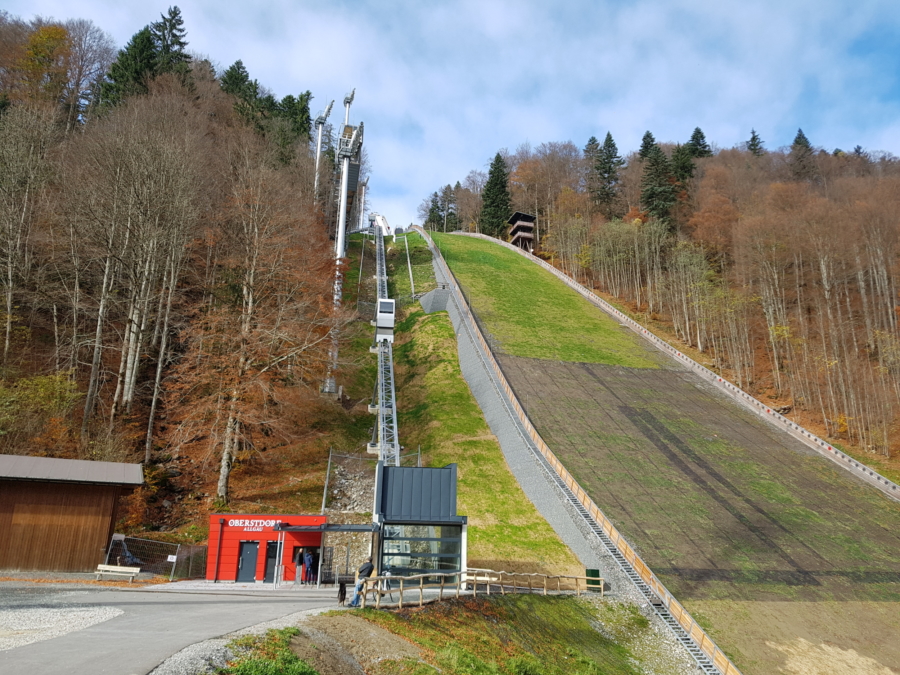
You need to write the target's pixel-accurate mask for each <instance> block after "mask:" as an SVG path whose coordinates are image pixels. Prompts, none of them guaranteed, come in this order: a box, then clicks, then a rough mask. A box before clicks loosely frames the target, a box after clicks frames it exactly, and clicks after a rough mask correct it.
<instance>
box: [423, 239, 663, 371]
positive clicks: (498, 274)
mask: <svg viewBox="0 0 900 675" xmlns="http://www.w3.org/2000/svg"><path fill="white" fill-rule="evenodd" d="M432 236H433V237H434V240H435V242H436V243H437V245H438V246H439V247H440V249H441V252H442V253H443V255H444V259H445V260H446V261H447V264H449V265H450V267H451V269H452V270H453V273H454V275H455V276H456V278H457V280H458V281H459V283H460V284H461V285H462V287H463V289H464V290H465V292H466V295H467V296H468V297H469V299H470V301H471V303H472V305H473V307H474V308H475V310H476V312H477V314H478V317H479V318H480V319H481V321H482V322H483V323H484V324H486V325H487V328H488V331H489V332H490V333H491V339H492V340H493V343H494V345H495V346H498V347H499V348H500V349H501V350H502V351H504V352H506V353H508V354H514V355H515V356H525V357H529V358H538V359H553V360H559V361H578V362H582V363H604V364H607V365H616V366H626V367H630V368H657V367H659V362H658V360H656V359H655V358H654V355H653V354H652V353H649V352H647V351H646V350H644V349H639V348H637V346H638V339H639V338H637V337H636V336H635V335H634V334H633V333H631V332H630V331H626V330H623V329H622V328H621V327H620V326H619V324H618V323H617V322H616V321H614V320H613V319H611V318H609V317H608V316H606V315H605V314H602V313H601V312H599V311H598V310H597V309H596V308H594V307H593V306H591V305H590V304H588V303H587V302H585V301H584V300H583V299H582V298H581V297H580V296H579V295H578V294H576V293H575V292H574V291H572V290H570V289H569V288H568V287H566V286H565V285H564V284H562V283H561V282H560V281H558V280H557V279H556V278H555V277H554V276H553V275H552V274H550V273H549V272H547V271H546V270H543V269H541V268H539V267H538V266H536V265H532V264H530V263H528V262H527V261H526V260H525V259H524V258H522V257H521V256H520V255H518V254H517V253H514V252H513V251H510V250H508V249H505V248H502V247H499V246H495V245H493V244H491V243H490V242H485V241H482V240H480V239H473V238H470V237H460V236H453V235H438V234H435V235H432ZM548 319H549V320H548Z"/></svg>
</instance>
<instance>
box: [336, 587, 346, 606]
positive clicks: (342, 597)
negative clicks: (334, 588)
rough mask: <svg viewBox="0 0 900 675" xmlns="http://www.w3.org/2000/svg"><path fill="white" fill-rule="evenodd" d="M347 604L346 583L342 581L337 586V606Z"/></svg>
mask: <svg viewBox="0 0 900 675" xmlns="http://www.w3.org/2000/svg"><path fill="white" fill-rule="evenodd" d="M346 602H347V582H346V581H342V582H340V583H339V584H338V605H340V606H341V607H343V606H344V603H346Z"/></svg>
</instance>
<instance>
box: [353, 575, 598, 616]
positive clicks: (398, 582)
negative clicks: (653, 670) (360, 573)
mask: <svg viewBox="0 0 900 675" xmlns="http://www.w3.org/2000/svg"><path fill="white" fill-rule="evenodd" d="M604 583H605V582H604V579H603V578H600V577H578V576H568V575H552V574H540V573H529V572H496V571H494V570H486V569H468V570H465V571H464V572H453V573H443V572H441V573H431V574H417V575H414V576H409V577H392V576H382V577H369V578H368V579H366V580H365V581H364V582H363V589H362V606H363V607H365V606H366V598H367V596H368V594H369V593H372V594H374V595H375V608H376V609H381V606H382V598H383V597H384V596H385V595H387V596H389V597H391V598H392V597H393V594H394V593H397V594H398V600H397V603H396V605H397V607H398V608H399V609H403V593H404V592H409V591H413V592H415V591H418V592H419V601H418V606H419V607H422V606H423V605H424V604H425V602H426V599H425V591H426V590H436V591H437V595H436V596H432V597H431V598H429V599H428V600H427V602H439V601H441V600H443V599H444V594H445V592H450V593H452V594H453V596H454V597H456V598H458V597H459V596H460V594H461V593H466V594H468V592H469V591H471V592H472V595H473V597H477V595H478V592H479V586H481V588H483V591H482V594H483V595H498V594H499V595H506V594H518V593H539V594H541V595H550V594H553V595H573V594H574V595H576V596H580V595H582V594H584V593H599V594H600V597H601V598H603V597H604ZM392 604H394V603H393V600H392ZM407 604H409V603H407Z"/></svg>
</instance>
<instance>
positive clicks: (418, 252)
mask: <svg viewBox="0 0 900 675" xmlns="http://www.w3.org/2000/svg"><path fill="white" fill-rule="evenodd" d="M407 245H409V262H408V263H407V259H406V246H407ZM387 266H388V274H389V275H390V282H389V286H390V293H391V297H392V298H396V299H397V300H399V301H400V303H401V304H403V305H406V304H409V303H410V302H411V301H412V288H410V285H409V268H410V266H411V267H412V274H413V283H414V284H415V291H416V295H421V294H423V293H427V292H428V291H430V290H432V289H433V288H434V287H435V286H436V285H437V284H436V283H435V280H434V268H433V267H432V265H431V251H429V250H428V244H426V243H425V240H424V239H422V236H421V235H420V234H417V233H416V232H410V233H408V234H403V235H400V236H397V237H394V238H393V239H392V240H391V242H390V243H389V244H388V245H387Z"/></svg>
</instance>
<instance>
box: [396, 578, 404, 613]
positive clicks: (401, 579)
mask: <svg viewBox="0 0 900 675" xmlns="http://www.w3.org/2000/svg"><path fill="white" fill-rule="evenodd" d="M397 608H398V609H403V577H400V601H399V603H398V605H397Z"/></svg>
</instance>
